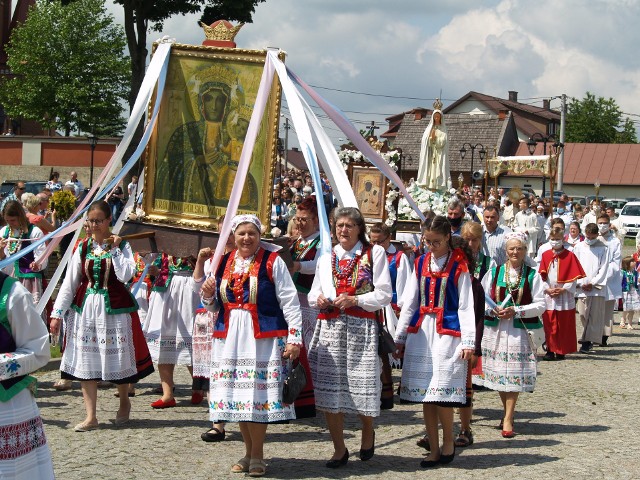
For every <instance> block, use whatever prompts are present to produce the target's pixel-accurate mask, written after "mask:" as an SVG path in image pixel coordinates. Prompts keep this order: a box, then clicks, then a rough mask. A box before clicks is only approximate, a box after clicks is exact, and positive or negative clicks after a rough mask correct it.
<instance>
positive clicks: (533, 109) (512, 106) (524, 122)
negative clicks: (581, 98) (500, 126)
mask: <svg viewBox="0 0 640 480" xmlns="http://www.w3.org/2000/svg"><path fill="white" fill-rule="evenodd" d="M468 100H477V101H479V102H482V103H484V104H485V105H486V106H487V113H495V114H497V113H499V112H500V110H505V109H506V110H509V111H511V112H512V113H513V118H514V120H515V123H516V127H517V128H518V130H520V131H521V132H523V133H524V134H525V135H528V136H531V135H533V134H534V133H535V132H539V131H540V128H539V127H538V126H536V125H535V123H533V122H532V120H537V121H538V122H540V123H545V124H546V123H549V122H556V123H559V122H560V112H557V111H555V110H551V109H546V108H543V107H540V106H536V105H529V104H526V103H521V102H517V101H512V100H506V99H504V98H499V97H494V96H492V95H485V94H484V93H479V92H474V91H471V92H469V93H467V94H466V95H464V96H462V97H460V98H459V99H458V100H456V101H455V102H453V103H452V104H451V105H449V106H447V108H445V109H444V110H443V112H444V113H445V114H446V113H448V112H450V111H452V110H454V109H455V108H456V107H457V106H458V105H460V104H462V103H464V102H466V101H468ZM543 133H545V132H543Z"/></svg>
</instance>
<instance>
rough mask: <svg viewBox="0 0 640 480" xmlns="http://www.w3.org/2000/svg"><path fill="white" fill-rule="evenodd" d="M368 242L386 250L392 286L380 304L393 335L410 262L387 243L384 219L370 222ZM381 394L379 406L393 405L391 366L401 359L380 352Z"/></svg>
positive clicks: (386, 323)
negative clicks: (386, 302)
mask: <svg viewBox="0 0 640 480" xmlns="http://www.w3.org/2000/svg"><path fill="white" fill-rule="evenodd" d="M369 237H370V238H371V243H372V244H374V245H380V246H381V247H382V248H384V250H385V252H386V254H387V263H388V264H389V276H390V277H391V288H392V290H393V293H392V296H391V303H390V304H389V305H387V306H386V307H385V308H384V327H385V328H386V329H387V330H388V332H389V334H390V335H391V336H392V337H393V336H394V335H395V333H396V325H397V324H398V317H399V316H400V308H401V307H402V294H403V292H404V287H405V285H406V284H407V281H408V280H409V276H410V275H411V264H410V263H409V259H408V257H407V255H406V254H405V253H404V251H403V250H398V249H397V248H396V247H395V246H394V245H392V244H391V231H390V230H389V227H387V226H386V225H385V224H384V223H382V222H378V223H374V224H373V225H372V226H371V229H370V230H369ZM380 358H381V359H382V398H381V402H382V403H381V405H380V408H381V409H382V410H389V409H391V408H393V376H392V371H391V367H392V366H393V367H395V368H401V366H402V360H401V359H399V358H393V355H392V354H386V355H382V356H381V357H380Z"/></svg>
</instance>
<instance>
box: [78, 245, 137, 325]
mask: <svg viewBox="0 0 640 480" xmlns="http://www.w3.org/2000/svg"><path fill="white" fill-rule="evenodd" d="M125 245H126V243H124V240H123V243H122V245H121V248H124V246H125ZM92 246H93V239H91V238H88V239H86V240H84V241H83V242H82V243H81V244H80V247H79V248H80V259H81V261H82V278H81V279H80V285H79V286H78V290H77V291H76V295H75V297H74V298H73V303H72V304H71V308H73V309H74V310H75V311H76V312H78V313H81V312H82V307H83V306H84V302H85V301H86V299H87V296H88V295H89V294H92V293H98V294H100V295H102V296H103V297H104V303H105V310H106V312H107V313H108V314H109V315H117V314H119V313H132V312H136V311H138V302H136V300H135V299H134V298H133V295H131V292H130V291H129V290H128V289H127V287H126V285H125V284H124V283H122V282H121V281H120V280H118V277H116V272H115V271H114V269H113V265H112V259H111V253H110V252H105V253H104V254H103V255H101V256H96V255H94V254H93V249H92V248H91V247H92Z"/></svg>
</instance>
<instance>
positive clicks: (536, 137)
mask: <svg viewBox="0 0 640 480" xmlns="http://www.w3.org/2000/svg"><path fill="white" fill-rule="evenodd" d="M551 141H553V142H554V143H553V146H554V148H555V149H556V150H557V149H562V148H563V147H564V144H562V143H560V142H558V140H557V139H556V137H555V135H553V134H551V135H547V136H546V137H545V136H544V135H542V134H541V133H540V132H536V133H534V134H533V135H531V136H530V137H529V141H528V142H527V148H528V149H529V155H533V154H534V152H535V151H536V145H538V142H542V145H543V147H542V154H543V155H546V154H547V143H549V142H551ZM545 180H546V177H545V175H544V173H543V174H542V197H543V198H544V195H545ZM551 203H553V199H551Z"/></svg>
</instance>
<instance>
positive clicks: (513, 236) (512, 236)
mask: <svg viewBox="0 0 640 480" xmlns="http://www.w3.org/2000/svg"><path fill="white" fill-rule="evenodd" d="M504 240H505V244H506V243H507V242H508V241H509V240H518V241H519V242H520V243H521V244H522V245H524V246H525V247H526V246H527V234H526V233H523V232H510V233H507V234H506V235H505V236H504Z"/></svg>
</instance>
